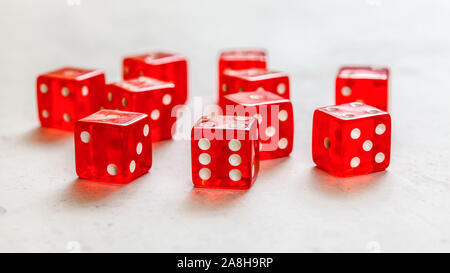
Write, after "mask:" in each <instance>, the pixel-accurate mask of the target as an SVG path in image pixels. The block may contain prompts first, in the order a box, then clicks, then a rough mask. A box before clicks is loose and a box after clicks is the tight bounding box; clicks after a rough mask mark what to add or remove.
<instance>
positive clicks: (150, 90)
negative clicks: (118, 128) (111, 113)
mask: <svg viewBox="0 0 450 273" xmlns="http://www.w3.org/2000/svg"><path fill="white" fill-rule="evenodd" d="M175 96H176V94H175V86H174V84H173V83H169V82H163V81H159V80H156V79H152V78H147V77H139V78H135V79H131V80H124V81H121V82H117V83H112V84H108V85H107V86H106V101H107V103H106V108H108V109H119V110H123V111H131V112H140V113H146V114H148V116H149V117H150V119H151V122H150V126H151V131H152V140H153V141H160V140H165V139H170V138H172V134H173V130H172V129H173V128H172V127H173V125H174V123H175V122H176V115H175V114H173V115H172V109H173V108H174V106H175Z"/></svg>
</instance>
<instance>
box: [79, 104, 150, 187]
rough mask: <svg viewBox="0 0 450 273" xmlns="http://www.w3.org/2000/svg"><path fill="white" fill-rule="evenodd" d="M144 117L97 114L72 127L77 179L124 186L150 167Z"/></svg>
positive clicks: (113, 111) (147, 130) (115, 113)
mask: <svg viewBox="0 0 450 273" xmlns="http://www.w3.org/2000/svg"><path fill="white" fill-rule="evenodd" d="M149 125H150V120H149V118H148V116H147V115H146V114H142V113H134V112H124V111H117V110H100V111H98V112H96V113H94V114H92V115H90V116H88V117H85V118H83V119H81V120H79V121H77V122H76V124H75V133H74V136H75V163H76V171H77V174H78V176H79V177H80V178H83V179H88V180H94V181H101V182H109V183H114V184H126V183H128V182H131V181H132V180H134V179H135V178H137V177H139V176H141V175H143V174H145V173H147V172H148V170H149V169H150V167H151V165H152V142H151V134H150V127H149Z"/></svg>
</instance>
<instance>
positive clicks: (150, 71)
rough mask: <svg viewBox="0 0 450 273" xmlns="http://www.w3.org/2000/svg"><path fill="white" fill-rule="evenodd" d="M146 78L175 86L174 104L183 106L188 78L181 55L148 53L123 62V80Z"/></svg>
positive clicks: (185, 62) (184, 61) (185, 65)
mask: <svg viewBox="0 0 450 273" xmlns="http://www.w3.org/2000/svg"><path fill="white" fill-rule="evenodd" d="M139 76H147V77H150V78H155V79H158V80H161V81H166V82H171V83H173V84H175V94H176V95H175V98H174V101H175V104H184V103H185V102H186V100H187V93H188V78H187V60H186V58H184V57H183V56H181V55H178V54H172V53H165V52H150V53H147V54H142V55H137V56H130V57H126V58H124V60H123V79H124V80H128V79H133V78H137V77H139Z"/></svg>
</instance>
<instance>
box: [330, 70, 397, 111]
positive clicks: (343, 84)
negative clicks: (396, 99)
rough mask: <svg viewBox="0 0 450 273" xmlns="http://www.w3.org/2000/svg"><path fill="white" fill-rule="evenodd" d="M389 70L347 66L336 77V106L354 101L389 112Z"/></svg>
mask: <svg viewBox="0 0 450 273" xmlns="http://www.w3.org/2000/svg"><path fill="white" fill-rule="evenodd" d="M388 88H389V68H387V67H372V66H345V67H342V68H340V69H339V71H338V74H337V76H336V104H338V105H339V104H343V103H349V102H354V101H359V102H363V103H365V104H368V105H372V106H374V107H377V108H379V109H381V110H384V111H387V110H388V100H389V90H388Z"/></svg>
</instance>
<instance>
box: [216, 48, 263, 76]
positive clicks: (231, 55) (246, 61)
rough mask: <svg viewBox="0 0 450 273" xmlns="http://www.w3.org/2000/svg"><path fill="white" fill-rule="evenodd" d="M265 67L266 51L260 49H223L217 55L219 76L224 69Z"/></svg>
mask: <svg viewBox="0 0 450 273" xmlns="http://www.w3.org/2000/svg"><path fill="white" fill-rule="evenodd" d="M250 68H263V69H265V68H267V61H266V51H265V50H261V49H233V50H225V51H222V52H221V53H220V56H219V78H220V76H221V75H222V74H223V73H224V71H225V70H226V69H231V70H242V69H250Z"/></svg>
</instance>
